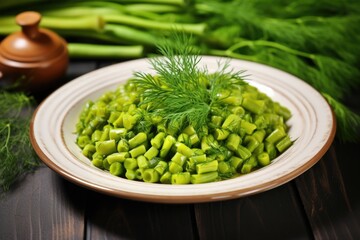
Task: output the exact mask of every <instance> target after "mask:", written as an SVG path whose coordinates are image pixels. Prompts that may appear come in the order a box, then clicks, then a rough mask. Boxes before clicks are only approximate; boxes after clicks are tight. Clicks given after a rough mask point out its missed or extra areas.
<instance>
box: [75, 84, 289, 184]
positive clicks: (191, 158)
mask: <svg viewBox="0 0 360 240" xmlns="http://www.w3.org/2000/svg"><path fill="white" fill-rule="evenodd" d="M218 98H219V102H221V105H219V106H221V107H215V106H214V107H212V109H211V111H210V113H209V117H208V123H207V125H206V126H203V128H202V129H201V132H199V131H196V130H195V129H194V128H193V126H191V125H188V126H186V127H183V128H176V127H173V126H172V127H171V126H167V125H166V121H165V120H164V119H163V118H162V117H161V116H160V115H156V114H154V112H152V113H150V112H149V111H148V105H146V104H141V101H142V97H141V92H140V90H139V89H137V87H136V84H135V83H134V82H132V81H131V79H130V80H129V81H128V82H127V83H126V84H123V85H120V86H119V87H118V88H117V89H116V90H115V91H111V92H107V93H105V94H103V95H102V96H101V97H100V98H99V99H98V100H96V101H89V102H88V103H87V104H86V106H85V107H84V109H83V110H82V112H81V114H80V117H79V121H78V123H77V125H76V132H77V134H78V136H77V145H78V146H79V147H80V148H81V149H82V153H83V155H85V156H86V157H88V158H89V159H90V160H91V162H92V164H93V165H94V166H96V167H98V168H100V169H104V170H106V171H109V172H110V173H111V174H112V175H115V176H119V177H123V178H127V179H129V180H138V181H144V182H151V183H164V184H189V183H192V184H197V183H206V182H213V181H220V180H223V179H228V178H233V177H236V176H239V175H242V174H247V173H249V172H251V171H253V170H255V169H258V168H260V167H263V166H266V165H269V164H270V162H271V160H273V159H274V158H275V157H277V156H278V155H279V154H281V153H282V152H284V151H285V150H286V149H288V148H289V147H290V146H291V145H292V143H293V142H292V140H291V139H290V137H289V135H288V126H287V125H286V120H288V119H289V118H290V117H291V112H290V111H289V110H288V109H287V108H286V107H284V106H281V105H280V104H279V103H277V102H274V101H272V99H270V98H269V97H268V96H267V95H265V94H264V93H261V92H260V91H258V89H257V88H255V87H253V86H251V85H249V84H246V85H243V86H241V87H240V88H239V89H235V90H228V92H224V93H220V94H218Z"/></svg>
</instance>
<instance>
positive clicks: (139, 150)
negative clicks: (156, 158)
mask: <svg viewBox="0 0 360 240" xmlns="http://www.w3.org/2000/svg"><path fill="white" fill-rule="evenodd" d="M145 152H146V147H145V145H144V144H142V145H140V146H137V147H136V148H133V149H131V150H130V151H129V153H130V155H131V157H133V158H136V157H137V156H140V155H142V154H144V153H145Z"/></svg>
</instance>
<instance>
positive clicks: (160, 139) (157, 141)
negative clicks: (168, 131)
mask: <svg viewBox="0 0 360 240" xmlns="http://www.w3.org/2000/svg"><path fill="white" fill-rule="evenodd" d="M164 139H165V133H164V132H159V133H158V134H157V135H156V136H155V137H154V138H153V139H151V141H150V143H151V146H153V147H156V148H157V149H160V148H161V146H162V145H163V143H164Z"/></svg>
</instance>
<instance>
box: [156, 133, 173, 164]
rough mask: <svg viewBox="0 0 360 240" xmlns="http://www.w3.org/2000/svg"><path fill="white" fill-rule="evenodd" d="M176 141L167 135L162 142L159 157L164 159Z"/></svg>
mask: <svg viewBox="0 0 360 240" xmlns="http://www.w3.org/2000/svg"><path fill="white" fill-rule="evenodd" d="M175 142H176V140H175V138H174V137H173V136H171V135H167V136H166V137H165V140H164V144H163V145H162V148H161V150H160V157H162V158H165V157H166V155H167V154H168V153H169V151H170V149H171V147H172V146H173V144H175Z"/></svg>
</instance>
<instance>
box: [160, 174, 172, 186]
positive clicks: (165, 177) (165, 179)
mask: <svg viewBox="0 0 360 240" xmlns="http://www.w3.org/2000/svg"><path fill="white" fill-rule="evenodd" d="M171 176H172V174H171V172H166V173H164V174H163V175H162V176H161V178H160V182H161V183H165V184H170V183H171Z"/></svg>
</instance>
